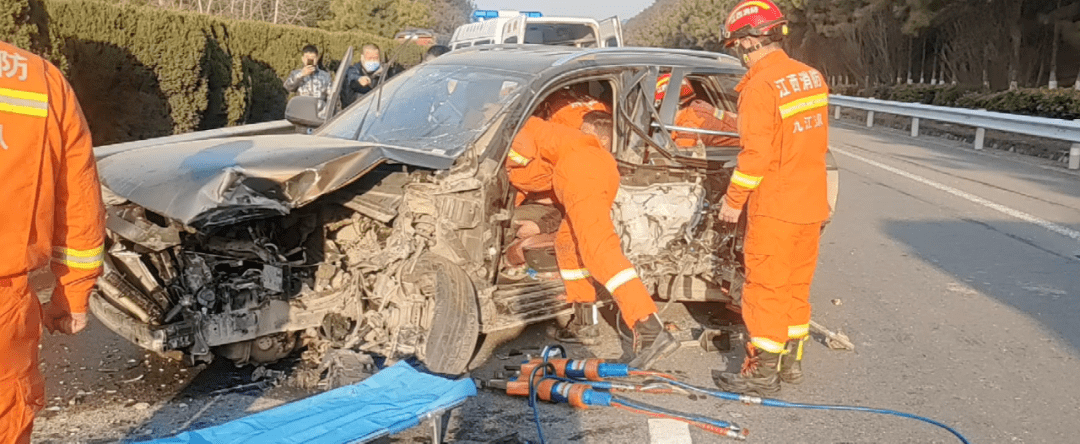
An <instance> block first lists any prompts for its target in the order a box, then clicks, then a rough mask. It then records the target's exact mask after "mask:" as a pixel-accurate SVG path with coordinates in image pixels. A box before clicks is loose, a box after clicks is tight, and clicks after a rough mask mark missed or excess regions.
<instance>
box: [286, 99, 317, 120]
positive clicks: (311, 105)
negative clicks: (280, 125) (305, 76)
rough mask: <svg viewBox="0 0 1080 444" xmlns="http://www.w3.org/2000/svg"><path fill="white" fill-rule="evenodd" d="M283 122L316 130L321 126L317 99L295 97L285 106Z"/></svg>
mask: <svg viewBox="0 0 1080 444" xmlns="http://www.w3.org/2000/svg"><path fill="white" fill-rule="evenodd" d="M285 120H288V121H289V123H291V124H293V125H299V126H307V127H311V128H318V127H319V126H321V125H322V124H323V119H322V118H320V117H319V98H318V97H308V96H296V97H293V98H292V99H291V100H289V103H288V104H287V105H285Z"/></svg>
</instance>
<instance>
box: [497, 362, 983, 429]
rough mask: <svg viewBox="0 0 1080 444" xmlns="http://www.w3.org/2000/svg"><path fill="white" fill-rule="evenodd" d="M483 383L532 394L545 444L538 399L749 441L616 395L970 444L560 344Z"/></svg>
mask: <svg viewBox="0 0 1080 444" xmlns="http://www.w3.org/2000/svg"><path fill="white" fill-rule="evenodd" d="M552 352H558V354H559V357H555V358H553V357H552ZM508 368H511V367H508ZM514 368H516V367H514ZM631 377H645V378H648V379H645V380H644V381H640V382H631V381H609V380H608V379H609V378H631ZM483 385H484V386H486V387H489V388H495V389H499V390H503V391H505V392H506V394H508V395H512V396H528V397H529V405H530V407H532V408H533V415H534V419H535V420H536V428H537V432H538V433H539V434H540V441H541V442H544V434H543V430H542V429H541V427H540V416H539V411H538V410H537V406H536V399H538V398H539V399H541V400H544V401H548V402H553V403H566V404H570V405H572V406H574V407H577V408H580V409H587V408H589V407H590V406H594V407H598V406H604V407H615V408H619V409H622V410H626V411H630V412H634V413H641V414H645V415H649V416H652V417H658V418H670V419H676V420H679V421H683V422H686V423H688V424H692V425H694V426H697V427H699V428H701V429H703V430H706V431H710V432H713V433H716V434H718V435H721V436H727V437H729V438H734V439H740V440H741V439H746V436H747V435H748V433H749V431H748V430H746V429H743V428H741V427H739V426H738V425H735V424H731V423H728V422H725V421H720V420H716V419H711V418H706V417H701V416H696V415H690V414H686V413H681V412H675V411H671V410H667V409H662V408H659V407H655V406H650V405H646V404H641V403H637V402H635V401H631V400H628V399H625V398H623V397H620V396H618V395H615V394H613V393H616V392H640V393H654V394H671V393H678V394H687V393H689V394H698V395H705V396H711V397H714V398H718V399H722V400H726V401H737V402H741V403H744V404H754V405H761V406H765V407H778V408H798V409H809V410H840V411H855V412H866V413H877V414H883V415H893V416H899V417H902V418H909V419H915V420H918V421H922V422H925V423H927V424H932V425H935V426H937V427H940V428H943V429H945V430H947V431H948V432H949V433H951V434H953V435H954V436H956V438H957V439H959V440H960V442H962V443H964V444H967V443H968V442H969V441H968V440H967V438H965V437H964V435H962V434H960V432H958V431H957V430H955V429H953V428H952V427H949V426H948V425H945V424H943V423H941V422H939V421H935V420H933V419H930V418H926V417H923V416H918V415H914V414H911V413H904V412H899V411H895V410H888V409H877V408H870V407H859V406H849V405H825V404H805V403H793V402H786V401H781V400H778V399H770V398H760V397H755V396H746V395H740V394H737V393H731V392H724V391H717V390H708V389H704V388H701V387H697V386H694V385H690V384H687V383H684V382H680V381H679V380H677V379H676V378H675V377H674V376H671V375H668V374H664V373H660V372H652V371H641V370H637V369H634V368H632V367H629V366H627V365H626V364H618V363H611V362H605V361H604V360H603V359H595V358H590V359H567V358H566V350H565V349H563V348H562V346H558V345H553V346H548V347H545V348H544V350H543V352H542V353H541V355H540V358H532V359H529V360H528V361H525V362H524V363H522V365H521V367H520V372H519V373H518V377H517V378H516V379H507V380H502V379H493V380H490V381H487V382H486V383H485V384H483Z"/></svg>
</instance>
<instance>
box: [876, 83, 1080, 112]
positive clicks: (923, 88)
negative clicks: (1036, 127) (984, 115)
mask: <svg viewBox="0 0 1080 444" xmlns="http://www.w3.org/2000/svg"><path fill="white" fill-rule="evenodd" d="M859 95H864V96H870V97H877V98H879V99H885V100H893V101H897V102H913V103H923V104H927V105H937V106H951V107H959V108H971V109H986V110H989V111H996V112H1002V113H1010V114H1022V115H1028V116H1038V117H1050V118H1055V119H1066V120H1074V119H1080V91H1077V90H1075V89H1072V88H1061V89H1053V90H1051V89H1046V88H1024V89H1018V90H1016V91H997V92H992V91H985V90H983V89H982V88H978V87H973V86H964V85H918V84H916V85H898V86H892V87H877V88H872V89H870V90H866V89H864V90H861V91H859Z"/></svg>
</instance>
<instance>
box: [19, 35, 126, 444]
mask: <svg viewBox="0 0 1080 444" xmlns="http://www.w3.org/2000/svg"><path fill="white" fill-rule="evenodd" d="M0 60H3V64H4V67H5V68H4V71H3V72H2V73H0V177H3V178H4V180H3V182H0V195H3V196H4V199H6V202H5V204H6V206H7V209H6V210H5V213H4V216H3V217H0V355H2V356H3V359H4V362H3V365H0V443H4V444H8V443H29V442H30V433H31V431H32V430H33V426H34V414H35V413H36V412H37V411H38V410H40V409H41V408H42V407H44V404H45V393H44V388H45V386H44V381H43V378H42V375H41V372H40V371H39V369H38V343H39V342H40V340H41V327H42V325H44V326H45V328H47V329H49V331H59V332H61V333H65V334H74V333H78V332H79V331H81V330H82V329H83V328H85V327H86V323H87V315H86V308H87V299H88V297H89V295H90V289H91V288H92V287H93V286H94V279H95V278H97V277H98V276H99V275H100V274H101V265H102V257H103V242H104V238H105V216H104V215H105V210H104V206H103V205H102V202H101V185H100V184H99V183H98V176H97V168H96V166H95V163H94V155H93V151H92V143H91V141H90V130H89V127H87V124H86V119H85V118H83V114H82V110H81V109H80V108H79V103H78V102H77V101H76V99H75V92H74V91H72V89H71V85H69V84H68V82H67V81H66V80H64V77H63V76H62V75H61V74H60V70H58V69H56V67H55V66H53V65H52V64H50V63H49V62H47V61H45V60H43V59H41V58H40V57H38V56H35V55H33V54H31V53H29V52H26V51H22V50H20V49H18V48H15V47H14V46H11V45H9V44H7V43H4V42H0ZM9 67H10V69H8V68H9ZM50 260H51V265H52V273H53V275H55V276H56V287H55V289H54V290H53V293H52V298H51V300H50V301H49V303H48V304H45V305H44V306H42V305H41V304H40V302H39V301H38V297H37V295H35V294H34V291H33V289H32V288H30V286H29V282H28V274H29V273H30V272H31V271H33V270H37V269H39V268H42V267H44V266H45V265H47V264H49V263H50Z"/></svg>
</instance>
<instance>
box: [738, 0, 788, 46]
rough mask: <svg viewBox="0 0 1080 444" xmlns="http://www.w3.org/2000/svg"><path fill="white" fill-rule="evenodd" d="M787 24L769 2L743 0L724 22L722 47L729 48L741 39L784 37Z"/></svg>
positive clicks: (785, 19) (781, 14)
mask: <svg viewBox="0 0 1080 444" xmlns="http://www.w3.org/2000/svg"><path fill="white" fill-rule="evenodd" d="M787 24H788V20H787V18H786V17H784V13H783V12H781V11H780V8H779V7H777V6H776V3H773V2H772V1H771V0H743V1H741V2H739V4H738V5H736V6H735V9H732V10H731V14H729V15H728V17H727V20H726V21H725V22H724V28H723V29H722V31H723V37H724V39H723V41H724V46H728V47H730V46H732V45H734V44H735V42H736V41H738V40H739V39H741V38H743V37H765V36H772V37H774V38H779V36H785V35H787V34H788V26H787Z"/></svg>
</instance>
